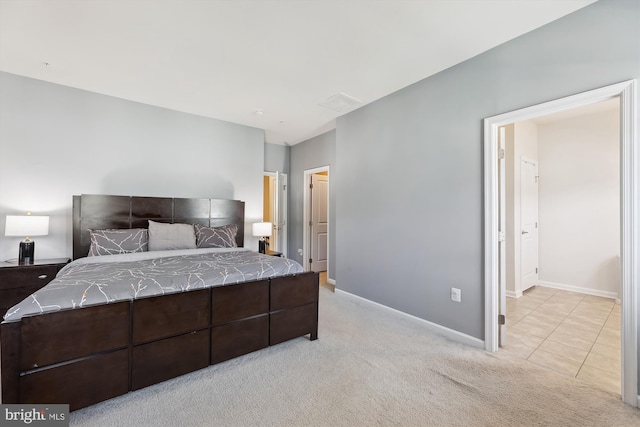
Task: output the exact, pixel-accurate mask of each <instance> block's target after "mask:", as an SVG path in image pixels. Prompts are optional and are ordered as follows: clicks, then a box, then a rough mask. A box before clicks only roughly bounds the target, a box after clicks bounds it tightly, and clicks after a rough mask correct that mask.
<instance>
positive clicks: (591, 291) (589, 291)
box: [538, 280, 620, 304]
mask: <svg viewBox="0 0 640 427" xmlns="http://www.w3.org/2000/svg"><path fill="white" fill-rule="evenodd" d="M538 286H544V287H545V288H554V289H562V290H563V291H570V292H577V293H579V294H586V295H594V296H597V297H603V298H611V299H614V300H616V303H617V304H619V303H620V297H619V296H618V294H617V293H616V292H608V291H601V290H598V289H589V288H583V287H580V286H574V285H565V284H563V283H555V282H547V281H544V280H539V281H538Z"/></svg>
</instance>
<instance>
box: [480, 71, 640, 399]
mask: <svg viewBox="0 0 640 427" xmlns="http://www.w3.org/2000/svg"><path fill="white" fill-rule="evenodd" d="M636 86H637V82H636V80H628V81H625V82H621V83H617V84H613V85H610V86H605V87H602V88H599V89H594V90H590V91H587V92H583V93H580V94H577V95H572V96H568V97H565V98H561V99H556V100H554V101H549V102H545V103H542V104H538V105H534V106H531V107H526V108H522V109H519V110H515V111H511V112H508V113H504V114H500V115H496V116H493V117H488V118H485V119H484V123H483V124H484V138H483V145H484V179H483V182H484V288H485V350H487V351H490V352H495V351H498V312H499V311H498V310H499V301H498V296H499V288H498V286H499V283H500V280H499V279H500V277H499V274H500V270H499V265H498V240H499V235H498V232H499V229H498V196H499V189H498V132H499V130H498V128H499V127H500V126H504V125H507V124H509V123H513V122H518V121H523V120H528V119H532V118H535V117H539V116H543V115H547V114H552V113H556V112H559V111H564V110H569V109H572V108H576V107H581V106H584V105H588V104H593V103H596V102H600V101H605V100H608V99H612V98H616V97H619V98H620V190H621V192H620V194H621V197H620V215H621V218H620V220H621V221H620V225H621V227H620V243H621V245H620V261H621V273H622V274H621V279H622V292H621V300H622V301H621V305H622V307H621V309H622V310H621V311H622V318H621V332H622V333H621V344H622V367H621V368H622V375H621V379H622V387H621V394H622V400H623V401H624V402H625V403H627V404H629V405H631V406H634V407H638V406H640V398H639V396H638V335H637V333H638V307H637V306H638V300H637V299H638V289H637V283H638V278H639V277H640V274H639V273H640V271H639V262H638V257H639V256H640V253H639V252H638V249H639V247H640V245H639V242H640V185H639V179H640V174H639V173H640V171H639V170H638V169H639V166H640V147H638V140H637V111H636V109H637V103H636V102H637V101H636V96H637V95H636ZM503 283H504V281H503Z"/></svg>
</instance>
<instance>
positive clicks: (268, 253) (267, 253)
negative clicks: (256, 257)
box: [265, 249, 282, 256]
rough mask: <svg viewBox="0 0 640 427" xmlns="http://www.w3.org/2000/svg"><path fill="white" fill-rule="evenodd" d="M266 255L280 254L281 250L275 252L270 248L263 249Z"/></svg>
mask: <svg viewBox="0 0 640 427" xmlns="http://www.w3.org/2000/svg"><path fill="white" fill-rule="evenodd" d="M265 254H266V255H271V256H282V252H276V251H272V250H270V249H267V250H266V251H265Z"/></svg>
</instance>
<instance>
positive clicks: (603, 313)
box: [571, 303, 611, 323]
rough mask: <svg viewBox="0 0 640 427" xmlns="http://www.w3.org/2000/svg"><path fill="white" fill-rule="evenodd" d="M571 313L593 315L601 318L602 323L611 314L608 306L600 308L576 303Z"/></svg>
mask: <svg viewBox="0 0 640 427" xmlns="http://www.w3.org/2000/svg"><path fill="white" fill-rule="evenodd" d="M571 314H581V315H583V316H589V317H593V318H595V319H599V320H601V321H602V322H603V323H604V322H605V321H606V320H607V318H608V317H609V315H610V314H611V309H610V308H600V307H599V306H595V305H589V304H582V303H581V304H578V305H577V306H576V308H575V309H573V311H572V312H571Z"/></svg>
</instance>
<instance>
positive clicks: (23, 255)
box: [18, 240, 36, 264]
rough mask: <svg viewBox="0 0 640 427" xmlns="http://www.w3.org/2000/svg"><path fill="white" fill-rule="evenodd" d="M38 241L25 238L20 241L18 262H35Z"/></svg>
mask: <svg viewBox="0 0 640 427" xmlns="http://www.w3.org/2000/svg"><path fill="white" fill-rule="evenodd" d="M35 253H36V243H35V242H34V241H33V240H25V241H22V242H20V249H19V250H18V264H33V261H34V260H35V257H34V255H35Z"/></svg>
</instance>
